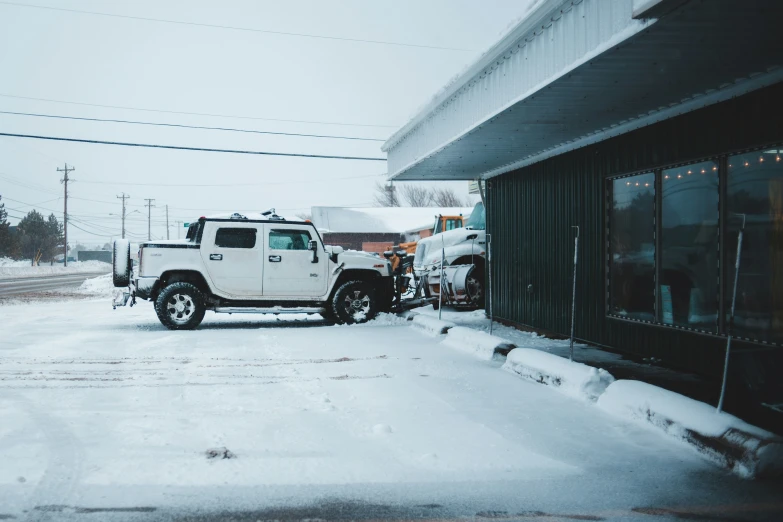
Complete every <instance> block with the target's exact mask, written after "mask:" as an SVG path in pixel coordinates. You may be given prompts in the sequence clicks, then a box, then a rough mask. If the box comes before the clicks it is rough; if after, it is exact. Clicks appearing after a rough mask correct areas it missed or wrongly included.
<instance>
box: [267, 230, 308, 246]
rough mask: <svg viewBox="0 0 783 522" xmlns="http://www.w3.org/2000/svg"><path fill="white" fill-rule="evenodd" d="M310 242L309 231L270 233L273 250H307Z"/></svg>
mask: <svg viewBox="0 0 783 522" xmlns="http://www.w3.org/2000/svg"><path fill="white" fill-rule="evenodd" d="M309 242H310V232H308V231H307V230H283V229H275V230H270V231H269V248H270V249H271V250H307V243H309Z"/></svg>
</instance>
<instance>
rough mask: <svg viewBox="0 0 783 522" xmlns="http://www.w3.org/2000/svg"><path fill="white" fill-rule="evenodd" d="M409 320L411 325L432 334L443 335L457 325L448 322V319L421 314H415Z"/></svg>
mask: <svg viewBox="0 0 783 522" xmlns="http://www.w3.org/2000/svg"><path fill="white" fill-rule="evenodd" d="M409 320H410V321H411V324H413V326H415V327H416V328H418V329H419V330H423V331H424V332H426V333H428V334H430V335H433V336H435V335H443V334H445V333H446V332H448V331H449V330H451V329H452V328H454V327H455V326H457V325H455V324H454V323H450V322H448V321H439V320H437V319H435V318H434V317H430V316H428V315H422V314H416V315H414V316H413V317H411V318H410V319H409Z"/></svg>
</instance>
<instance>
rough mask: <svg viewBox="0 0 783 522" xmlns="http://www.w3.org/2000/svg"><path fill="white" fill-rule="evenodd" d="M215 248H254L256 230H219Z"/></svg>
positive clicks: (216, 235)
mask: <svg viewBox="0 0 783 522" xmlns="http://www.w3.org/2000/svg"><path fill="white" fill-rule="evenodd" d="M215 246H216V247H220V248H253V247H254V246H256V229H255V228H219V229H218V230H217V233H216V234H215Z"/></svg>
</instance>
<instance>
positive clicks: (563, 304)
mask: <svg viewBox="0 0 783 522" xmlns="http://www.w3.org/2000/svg"><path fill="white" fill-rule="evenodd" d="M782 17H783V2H768V1H763V0H749V1H745V2H736V1H732V0H711V1H703V0H657V1H655V0H652V1H651V0H581V1H576V0H573V1H564V0H549V1H544V2H542V3H540V4H538V6H537V8H536V9H534V11H533V12H531V13H530V15H529V16H528V17H527V18H526V19H524V20H522V21H521V22H520V23H519V24H518V25H517V27H515V28H514V29H513V30H512V31H511V32H509V34H508V35H506V36H505V37H504V38H503V39H502V40H501V41H500V42H498V43H497V44H496V45H495V46H493V48H492V49H490V50H489V51H488V52H487V53H485V54H484V55H483V56H482V58H480V59H479V61H478V62H476V63H475V64H474V65H473V66H472V67H471V68H469V69H468V70H467V71H465V73H464V74H463V75H462V76H460V77H459V78H458V79H457V81H455V82H454V83H452V84H451V85H450V86H448V87H447V88H446V89H445V90H443V91H442V92H441V94H439V95H438V96H436V98H435V99H433V101H432V102H431V103H430V104H429V105H428V106H427V107H425V109H424V110H423V111H422V112H421V113H420V114H419V115H417V116H416V117H415V118H414V119H413V120H412V121H411V122H409V123H408V124H407V125H406V126H405V127H403V128H402V129H400V130H399V131H398V132H397V133H396V134H395V135H393V136H392V137H391V138H390V139H389V141H388V142H387V143H386V144H385V146H384V150H386V151H387V152H388V154H389V174H390V175H391V176H393V178H394V179H395V180H400V181H405V180H424V179H430V180H436V179H449V180H455V179H464V180H469V179H483V180H484V181H485V182H486V187H487V188H486V206H487V231H488V233H489V234H491V237H492V253H493V259H492V272H493V278H492V296H493V299H492V308H493V313H494V316H495V318H496V319H498V320H501V321H504V322H507V323H510V324H513V325H517V326H520V327H525V328H531V329H534V330H538V331H543V332H548V333H553V334H558V335H568V333H569V330H570V318H571V288H572V287H571V285H572V271H573V260H574V237H575V229H574V228H572V227H575V226H578V227H579V231H580V250H579V255H578V269H577V294H576V303H575V304H576V314H575V334H576V337H577V338H578V339H580V340H582V341H584V342H587V343H590V344H593V345H596V346H600V347H605V348H607V349H610V350H613V351H618V352H623V353H627V354H629V355H631V356H638V357H639V358H642V357H644V358H650V357H653V358H655V359H656V360H661V361H662V362H663V363H664V364H666V365H668V366H671V367H675V368H679V369H683V370H689V371H692V372H696V373H698V374H701V375H704V376H707V377H712V378H716V377H718V376H719V375H720V374H721V372H722V368H723V359H724V353H725V345H726V336H727V334H728V333H729V332H732V333H733V334H734V335H735V336H737V338H738V341H737V342H736V344H735V347H736V351H735V352H734V355H733V356H732V360H731V369H732V371H731V375H730V382H729V387H730V390H733V393H734V394H735V396H736V397H739V396H740V395H741V396H742V400H746V399H747V398H748V397H750V398H751V400H752V401H753V402H755V403H756V404H760V403H762V402H764V403H774V402H778V403H781V402H783V346H781V345H782V344H783V160H781V156H783V107H781V105H782V104H781V100H782V99H783V67H781V66H783V38H781V37H780V33H779V30H778V27H777V26H778V21H779V20H781V19H782ZM743 222H744V225H743ZM740 229H742V230H743V234H744V240H743V248H742V253H741V266H740V275H739V278H738V279H737V307H736V320H735V322H734V324H733V325H731V324H729V319H728V317H729V309H730V305H731V294H732V289H733V283H734V266H735V261H736V257H737V255H736V254H737V239H738V235H739V231H740ZM737 400H739V399H737Z"/></svg>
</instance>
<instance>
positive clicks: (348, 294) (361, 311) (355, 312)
mask: <svg viewBox="0 0 783 522" xmlns="http://www.w3.org/2000/svg"><path fill="white" fill-rule="evenodd" d="M332 311H333V312H334V316H335V319H336V320H337V322H339V323H341V324H356V323H365V322H367V321H369V320H370V319H372V318H373V317H375V316H376V315H377V313H378V295H377V292H375V289H374V288H373V287H372V285H370V284H369V283H367V282H365V281H348V282H347V283H343V284H342V285H341V286H340V288H338V289H337V291H336V292H335V293H334V298H333V299H332Z"/></svg>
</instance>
